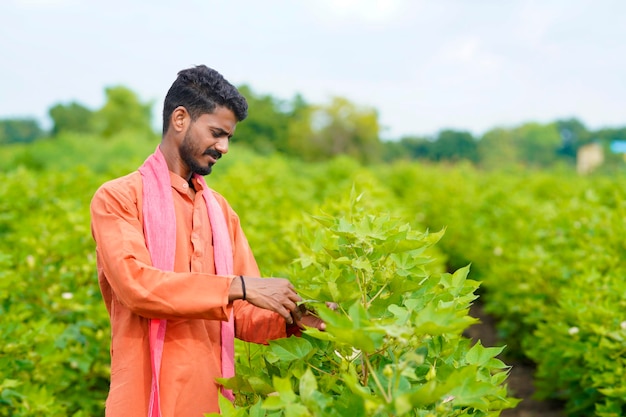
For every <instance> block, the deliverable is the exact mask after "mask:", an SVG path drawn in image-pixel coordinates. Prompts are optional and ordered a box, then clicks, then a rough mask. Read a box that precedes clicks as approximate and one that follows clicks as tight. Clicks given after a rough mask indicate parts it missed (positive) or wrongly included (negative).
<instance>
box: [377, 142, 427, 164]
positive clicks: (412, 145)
mask: <svg viewBox="0 0 626 417" xmlns="http://www.w3.org/2000/svg"><path fill="white" fill-rule="evenodd" d="M433 146H434V144H433V140H432V139H430V138H427V137H419V136H403V137H401V138H400V139H399V140H397V141H386V142H384V145H383V147H384V150H385V151H384V155H385V161H394V160H398V159H409V160H411V159H433Z"/></svg>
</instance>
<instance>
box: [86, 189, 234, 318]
mask: <svg viewBox="0 0 626 417" xmlns="http://www.w3.org/2000/svg"><path fill="white" fill-rule="evenodd" d="M133 187H135V188H133ZM137 188H139V189H137ZM140 194H141V189H140V187H137V186H136V185H135V183H133V182H131V181H127V182H126V183H121V184H120V183H119V181H118V182H117V183H112V182H110V183H106V184H104V185H103V186H102V187H100V188H99V189H98V191H97V192H96V193H95V195H94V197H93V199H92V202H91V206H90V209H91V219H92V223H91V227H92V234H93V237H94V240H95V241H96V247H97V254H98V261H99V262H98V264H99V265H98V267H99V269H101V271H99V275H100V276H104V277H105V279H106V281H107V282H108V285H110V287H111V289H112V293H113V294H114V295H115V296H116V297H117V299H118V300H119V302H120V303H122V304H123V305H125V306H126V307H127V308H128V309H129V310H131V311H132V312H133V313H135V314H138V315H140V316H143V317H146V318H160V319H176V318H190V319H194V318H198V319H213V320H227V318H228V316H229V314H230V310H231V308H232V304H229V301H228V292H229V289H230V283H231V281H232V279H233V278H232V277H223V276H216V275H211V274H206V273H196V272H170V271H162V270H159V269H157V268H154V267H153V266H152V263H151V260H150V253H149V252H148V249H147V247H146V243H145V239H144V235H143V225H142V223H141V219H140V217H141V216H140V210H139V208H138V207H139V204H138V197H137V196H138V195H140ZM104 295H105V301H106V302H107V304H109V303H110V300H108V301H107V300H106V297H107V296H108V297H112V296H113V295H112V294H111V293H109V294H104ZM107 307H110V306H109V305H107Z"/></svg>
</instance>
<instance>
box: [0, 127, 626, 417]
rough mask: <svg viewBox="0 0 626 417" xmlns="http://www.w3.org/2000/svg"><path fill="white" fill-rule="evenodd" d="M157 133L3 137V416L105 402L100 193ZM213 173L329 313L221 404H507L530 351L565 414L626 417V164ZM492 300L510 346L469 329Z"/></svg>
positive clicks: (456, 412) (243, 155) (333, 162)
mask: <svg viewBox="0 0 626 417" xmlns="http://www.w3.org/2000/svg"><path fill="white" fill-rule="evenodd" d="M94 143H96V144H97V146H94V145H93V144H94ZM155 146H156V142H151V141H148V140H145V141H137V140H133V138H132V137H125V136H120V137H114V138H110V139H109V140H106V141H104V140H102V139H100V138H97V137H94V138H85V137H80V138H79V137H75V136H72V135H66V136H62V137H59V138H57V139H55V142H50V141H41V142H36V143H34V144H31V145H19V146H17V145H16V146H5V147H2V148H0V177H1V178H0V206H1V207H0V317H1V319H0V320H1V322H2V326H1V327H0V417H4V416H20V417H21V416H38V415H46V416H74V417H84V416H99V415H102V414H103V413H102V410H103V406H104V400H105V398H106V394H107V389H108V373H109V368H108V362H109V352H108V348H109V337H110V335H109V326H108V316H107V314H106V310H105V308H104V304H103V303H102V300H101V296H100V293H99V289H98V285H97V278H96V271H95V256H94V255H95V253H94V250H95V248H94V243H93V241H92V239H91V235H90V227H89V221H90V219H89V201H90V199H91V196H92V195H93V193H94V192H95V190H96V189H97V187H98V186H99V185H100V184H101V183H103V182H104V181H106V180H108V179H111V178H113V177H115V176H119V175H123V174H125V173H127V172H129V171H131V170H134V169H136V167H137V166H138V165H139V164H141V162H142V161H143V159H144V158H145V157H146V156H147V155H148V154H149V153H150V152H152V150H153V149H154V147H155ZM214 171H215V172H214V173H213V174H211V175H210V176H209V177H207V181H208V183H209V185H210V186H211V187H213V188H214V189H216V190H217V191H219V192H220V193H222V194H223V195H224V196H225V197H226V198H227V199H228V200H229V201H230V203H231V205H232V206H233V207H234V209H235V210H236V211H237V212H238V213H239V216H240V218H241V221H242V224H243V226H244V230H245V231H246V234H247V237H248V240H249V241H250V244H251V246H252V248H253V250H254V252H255V255H256V257H257V261H258V263H259V266H260V268H261V270H262V271H263V273H264V275H266V276H285V277H288V278H290V279H291V280H292V281H293V282H294V284H295V286H296V287H297V288H298V289H299V291H300V293H301V295H302V297H303V298H304V299H306V300H307V304H308V306H309V307H310V308H313V309H315V310H316V311H317V313H318V314H319V315H320V316H321V317H322V318H323V319H324V320H325V321H326V323H327V326H328V327H327V331H326V332H318V331H311V330H307V331H305V332H304V334H303V335H302V337H298V338H295V337H294V338H289V339H284V340H280V341H276V342H272V343H270V344H269V345H267V346H259V345H251V344H246V343H239V344H238V345H237V376H236V377H235V378H233V379H231V380H228V381H224V383H225V384H226V385H228V386H229V387H231V388H233V389H234V390H235V392H236V393H237V403H236V406H235V407H233V406H230V405H229V404H227V403H226V402H224V403H223V415H226V416H245V415H250V416H264V415H267V416H282V415H285V416H290V417H291V416H294V417H295V416H348V415H350V416H354V415H363V416H392V415H393V416H400V415H406V416H419V417H426V416H498V415H500V414H501V413H503V412H508V411H510V410H513V409H515V407H516V406H517V404H518V402H519V399H517V398H515V396H514V395H513V393H512V392H511V391H510V389H509V386H508V377H509V375H510V372H511V365H510V364H511V363H518V362H519V361H527V362H532V363H534V364H536V365H535V366H536V375H535V384H536V388H537V389H536V394H537V395H538V397H539V398H544V399H550V400H557V401H559V402H560V403H562V404H563V412H564V415H567V416H591V415H596V416H602V417H617V416H622V415H626V385H625V382H624V381H626V376H625V375H624V372H625V369H626V366H625V363H624V362H625V361H626V355H625V354H624V352H626V315H625V313H624V312H625V311H626V296H625V294H626V284H625V283H624V280H623V276H624V275H625V274H624V273H625V272H626V267H625V266H624V265H623V262H622V259H624V255H626V253H625V252H626V244H625V243H624V239H623V236H624V235H625V232H626V216H625V214H626V202H624V196H625V190H624V188H623V187H622V186H621V180H622V179H623V178H621V177H620V176H619V175H613V176H611V177H608V176H603V175H597V176H587V177H580V176H578V175H576V174H575V173H574V172H573V171H570V170H568V169H566V168H561V169H559V170H553V171H529V170H522V169H516V170H508V171H497V172H496V171H480V170H477V169H475V168H474V167H472V166H471V165H466V164H457V165H440V164H420V163H417V162H411V163H409V162H400V161H398V162H394V163H389V164H379V165H362V164H360V163H359V162H356V161H355V160H353V159H351V158H348V157H345V156H339V157H336V158H333V159H330V160H328V161H326V162H316V163H302V162H300V161H296V160H293V159H289V158H286V157H282V156H278V155H270V156H268V155H264V156H259V155H257V154H255V153H252V152H249V151H246V150H245V149H244V148H241V149H237V148H236V147H233V149H232V150H231V152H230V153H229V154H228V156H227V157H225V158H223V159H222V160H220V162H219V164H218V165H217V166H216V168H215V170H214ZM327 301H332V302H335V303H337V305H338V306H339V308H338V309H337V310H330V309H328V308H327V306H326V302H327ZM478 303H479V304H480V306H481V308H482V309H484V311H485V312H486V313H487V314H489V315H490V317H493V318H494V319H495V320H496V329H497V335H496V336H497V337H496V338H495V343H494V344H493V345H491V344H487V343H485V341H481V340H475V339H474V340H472V339H470V338H469V337H467V336H466V333H467V330H468V328H470V327H471V326H472V325H474V324H475V323H476V321H477V320H476V319H475V318H474V317H472V316H471V315H470V308H471V307H472V306H475V305H477V304H478Z"/></svg>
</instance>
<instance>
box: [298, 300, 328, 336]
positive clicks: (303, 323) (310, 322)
mask: <svg viewBox="0 0 626 417" xmlns="http://www.w3.org/2000/svg"><path fill="white" fill-rule="evenodd" d="M326 307H328V308H330V309H331V310H333V311H334V310H336V309H337V307H338V305H337V304H336V303H331V302H327V303H326ZM293 316H294V318H295V322H296V324H297V325H298V327H300V328H301V329H304V328H306V327H313V328H315V329H317V330H320V331H324V330H326V323H324V321H323V320H322V319H321V318H319V317H318V316H317V314H315V312H314V311H311V310H308V309H307V308H306V307H305V306H304V304H300V305H299V306H298V309H297V310H296V313H294V314H293Z"/></svg>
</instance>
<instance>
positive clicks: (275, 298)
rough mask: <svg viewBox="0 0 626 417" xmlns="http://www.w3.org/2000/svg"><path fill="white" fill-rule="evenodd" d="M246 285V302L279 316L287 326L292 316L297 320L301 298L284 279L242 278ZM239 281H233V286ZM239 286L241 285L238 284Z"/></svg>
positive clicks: (291, 322)
mask: <svg viewBox="0 0 626 417" xmlns="http://www.w3.org/2000/svg"><path fill="white" fill-rule="evenodd" d="M243 279H244V281H245V285H246V301H248V302H249V303H251V304H254V305H255V306H257V307H261V308H264V309H266V310H271V311H274V312H276V313H278V314H280V315H281V316H282V317H283V318H284V319H285V321H286V322H287V324H293V317H292V313H293V315H294V316H295V317H296V319H298V318H299V310H298V305H297V304H296V303H297V302H298V301H302V298H300V296H299V295H298V293H297V292H296V289H295V288H294V286H293V285H292V284H291V282H289V280H287V279H285V278H251V277H244V278H243ZM237 281H239V280H237V279H236V280H234V281H233V284H235V283H237ZM238 284H241V283H238Z"/></svg>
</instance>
